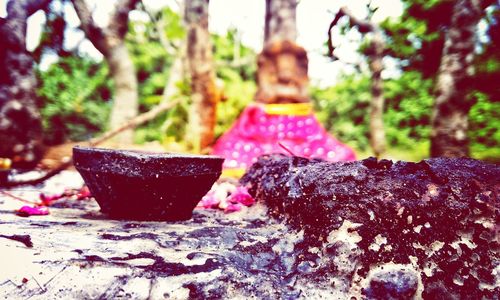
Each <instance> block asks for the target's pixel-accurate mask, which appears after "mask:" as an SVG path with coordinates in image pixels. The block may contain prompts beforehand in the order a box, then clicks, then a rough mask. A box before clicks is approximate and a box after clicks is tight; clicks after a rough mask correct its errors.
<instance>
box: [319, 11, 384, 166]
mask: <svg viewBox="0 0 500 300" xmlns="http://www.w3.org/2000/svg"><path fill="white" fill-rule="evenodd" d="M344 16H346V17H348V18H349V23H350V26H351V27H356V28H357V29H358V31H359V32H360V33H362V34H366V33H371V34H372V35H373V37H372V39H371V41H370V46H369V48H368V51H367V53H366V55H367V57H368V65H369V67H370V71H371V73H372V82H371V92H372V99H371V102H370V146H371V148H372V150H373V154H374V155H375V156H376V157H377V158H378V157H381V156H382V155H383V154H384V152H385V150H386V138H385V129H384V103H385V99H384V90H383V89H384V83H383V80H382V76H381V75H382V70H383V63H382V60H383V58H384V49H385V42H384V37H383V36H382V30H381V29H380V27H379V26H378V25H377V24H375V23H373V22H370V21H368V20H361V19H358V18H356V17H355V16H354V15H353V14H352V13H351V11H350V10H349V9H347V7H342V8H340V10H339V11H338V13H337V14H336V15H335V18H334V19H333V21H332V22H331V24H330V28H329V29H328V49H329V55H330V57H332V58H333V59H337V57H336V56H335V54H334V53H333V51H334V50H335V47H334V46H333V42H332V36H331V30H332V28H333V27H334V26H336V25H337V23H338V21H339V20H340V18H342V17H344Z"/></svg>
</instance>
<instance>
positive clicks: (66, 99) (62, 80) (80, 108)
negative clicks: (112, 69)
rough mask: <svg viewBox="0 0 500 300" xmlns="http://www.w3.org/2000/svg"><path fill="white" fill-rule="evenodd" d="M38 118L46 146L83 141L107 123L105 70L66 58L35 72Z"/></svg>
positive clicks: (86, 61)
mask: <svg viewBox="0 0 500 300" xmlns="http://www.w3.org/2000/svg"><path fill="white" fill-rule="evenodd" d="M37 76H38V82H39V83H40V86H39V88H38V90H37V92H38V96H39V97H40V98H41V100H42V101H41V102H42V107H41V114H42V119H43V127H44V130H45V140H46V142H47V143H48V144H57V143H62V142H64V141H66V140H68V139H69V140H74V141H78V140H85V139H88V138H89V137H91V136H93V135H94V134H96V133H98V132H101V131H102V130H103V129H104V124H106V123H107V119H108V115H109V111H110V103H109V101H108V100H109V98H110V96H111V85H110V84H109V82H108V81H107V80H106V79H107V76H108V69H107V67H106V66H104V65H103V64H98V63H96V62H94V61H93V60H91V59H89V58H86V57H78V56H73V57H65V58H61V59H60V60H59V62H57V63H55V64H53V65H51V66H50V67H49V69H48V70H46V71H42V70H37Z"/></svg>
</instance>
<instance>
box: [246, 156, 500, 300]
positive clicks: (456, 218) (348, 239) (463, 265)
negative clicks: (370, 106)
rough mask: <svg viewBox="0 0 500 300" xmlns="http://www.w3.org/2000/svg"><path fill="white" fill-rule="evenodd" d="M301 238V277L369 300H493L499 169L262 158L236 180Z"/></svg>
mask: <svg viewBox="0 0 500 300" xmlns="http://www.w3.org/2000/svg"><path fill="white" fill-rule="evenodd" d="M242 183H244V184H246V185H248V187H249V188H250V193H251V194H252V195H254V196H255V197H256V199H257V201H261V202H264V203H266V204H267V205H268V206H269V208H270V210H271V215H273V216H275V217H278V218H282V219H284V220H286V222H287V223H288V224H290V225H291V226H292V228H295V229H297V230H303V232H304V236H305V237H306V238H305V239H304V241H303V242H301V243H300V244H299V245H297V249H296V253H300V256H299V258H298V261H297V262H296V264H297V265H298V266H301V265H303V266H308V267H307V268H306V269H307V272H305V273H306V278H307V277H308V278H310V279H311V280H316V281H321V280H319V279H318V276H320V277H321V274H323V279H324V281H327V280H330V282H331V284H332V285H334V286H335V287H336V288H337V289H339V290H340V291H341V292H344V293H347V294H349V295H352V296H355V297H366V298H375V299H403V298H404V299H407V298H409V297H417V298H420V297H423V298H424V299H436V298H439V299H441V298H443V297H444V298H443V299H498V295H500V260H499V234H498V229H499V226H498V224H499V219H500V209H499V198H498V188H499V187H500V167H499V166H496V165H490V164H486V163H483V162H480V161H476V160H472V159H444V158H440V159H429V160H425V161H422V162H419V163H409V162H397V163H392V162H391V161H387V160H382V161H377V160H376V159H366V160H363V161H358V162H348V163H328V162H322V161H317V160H308V159H305V158H299V157H285V156H282V155H271V156H263V157H261V158H260V159H259V161H258V162H257V163H256V164H254V165H253V166H252V167H251V169H250V170H249V171H248V172H247V174H246V175H245V176H244V177H243V178H242Z"/></svg>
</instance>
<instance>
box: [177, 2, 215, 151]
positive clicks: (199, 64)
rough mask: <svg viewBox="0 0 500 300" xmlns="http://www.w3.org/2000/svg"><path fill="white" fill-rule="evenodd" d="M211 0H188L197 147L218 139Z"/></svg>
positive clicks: (193, 138) (192, 115)
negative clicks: (209, 5)
mask: <svg viewBox="0 0 500 300" xmlns="http://www.w3.org/2000/svg"><path fill="white" fill-rule="evenodd" d="M208 2H209V1H208V0H186V3H185V14H184V20H185V23H186V25H187V45H186V48H187V60H188V62H189V73H190V77H191V93H192V101H193V105H192V109H193V110H192V112H191V113H190V114H189V118H190V120H189V131H190V135H191V136H190V139H191V141H192V143H193V146H194V149H195V150H201V149H204V148H205V147H207V146H209V145H211V144H212V143H213V140H214V129H215V123H216V111H217V103H218V101H219V93H218V90H217V87H216V85H215V71H214V63H213V57H212V43H211V42H210V34H209V32H208Z"/></svg>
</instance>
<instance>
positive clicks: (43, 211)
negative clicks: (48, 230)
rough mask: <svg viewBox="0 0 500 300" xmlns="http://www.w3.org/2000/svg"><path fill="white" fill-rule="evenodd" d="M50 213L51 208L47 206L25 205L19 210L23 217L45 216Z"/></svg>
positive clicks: (18, 212) (19, 214) (18, 213)
mask: <svg viewBox="0 0 500 300" xmlns="http://www.w3.org/2000/svg"><path fill="white" fill-rule="evenodd" d="M48 214H49V209H48V208H47V207H45V206H35V207H31V206H27V205H25V206H23V207H21V208H20V209H19V210H18V211H17V215H18V216H21V217H29V216H45V215H48Z"/></svg>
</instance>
